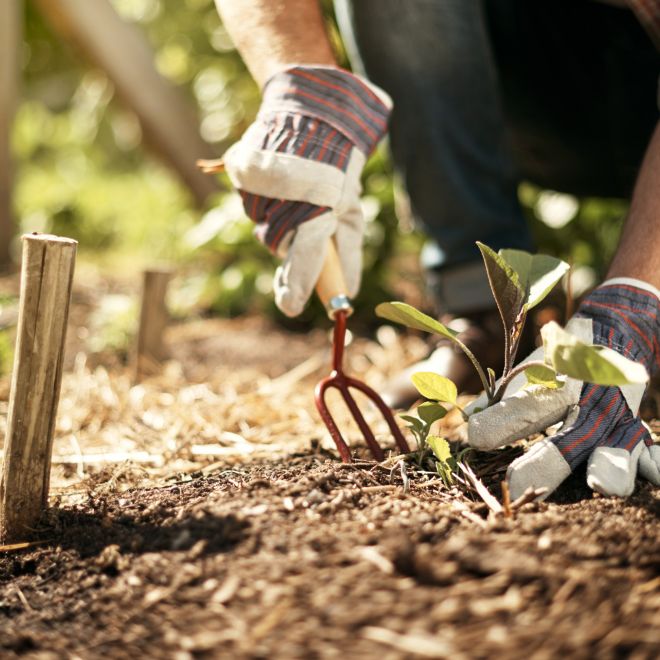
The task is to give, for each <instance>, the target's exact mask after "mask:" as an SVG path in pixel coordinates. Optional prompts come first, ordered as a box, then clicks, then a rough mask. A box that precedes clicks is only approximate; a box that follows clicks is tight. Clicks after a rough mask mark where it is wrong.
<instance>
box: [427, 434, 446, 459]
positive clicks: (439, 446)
mask: <svg viewBox="0 0 660 660" xmlns="http://www.w3.org/2000/svg"><path fill="white" fill-rule="evenodd" d="M427 442H428V445H429V447H430V448H431V451H432V452H433V454H434V456H435V457H436V458H437V459H438V460H439V461H440V463H442V464H443V465H446V464H447V461H448V460H449V459H450V458H451V449H450V448H449V443H448V442H447V441H446V440H445V439H444V438H441V437H440V436H437V435H430V436H429V437H428V438H427Z"/></svg>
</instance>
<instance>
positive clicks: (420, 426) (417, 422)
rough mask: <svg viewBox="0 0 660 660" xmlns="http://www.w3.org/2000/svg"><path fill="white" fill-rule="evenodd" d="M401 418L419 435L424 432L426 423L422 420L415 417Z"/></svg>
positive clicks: (403, 416)
mask: <svg viewBox="0 0 660 660" xmlns="http://www.w3.org/2000/svg"><path fill="white" fill-rule="evenodd" d="M399 417H401V419H403V420H405V421H406V422H408V424H410V426H411V428H412V429H414V430H415V431H417V432H418V433H421V432H422V431H423V430H424V422H423V421H422V420H421V419H418V418H417V417H413V416H412V415H399Z"/></svg>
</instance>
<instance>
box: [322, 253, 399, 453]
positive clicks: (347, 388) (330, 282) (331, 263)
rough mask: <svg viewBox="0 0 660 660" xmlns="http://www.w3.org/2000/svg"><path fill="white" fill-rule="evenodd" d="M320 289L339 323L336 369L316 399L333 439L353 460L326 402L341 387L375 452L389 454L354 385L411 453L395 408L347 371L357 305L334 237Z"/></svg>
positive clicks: (335, 343)
mask: <svg viewBox="0 0 660 660" xmlns="http://www.w3.org/2000/svg"><path fill="white" fill-rule="evenodd" d="M316 293H317V294H318V296H319V298H320V299H321V302H323V304H324V305H325V308H326V310H327V312H328V316H329V317H330V318H331V319H332V320H333V321H334V324H335V327H334V332H333V339H332V372H331V374H330V375H329V376H328V377H327V378H324V379H323V380H322V381H321V382H320V383H318V385H317V386H316V390H315V392H314V400H315V401H316V408H317V409H318V411H319V414H320V415H321V419H322V420H323V422H324V424H325V425H326V427H327V429H328V431H329V432H330V435H331V436H332V439H333V440H334V441H335V445H337V450H338V451H339V455H340V456H341V460H342V461H343V462H344V463H352V462H353V459H352V458H351V452H350V449H349V448H348V445H347V444H346V442H345V441H344V438H343V437H342V434H341V432H340V431H339V427H338V426H337V424H336V422H335V420H334V418H333V417H332V415H331V414H330V410H329V409H328V406H327V404H326V400H325V397H326V394H327V392H328V390H329V389H331V388H334V389H336V390H338V391H339V393H340V394H341V396H342V398H343V399H344V401H345V402H346V405H347V407H348V409H349V411H350V413H351V415H352V417H353V419H354V420H355V422H356V424H357V425H358V427H359V429H360V432H361V433H362V435H363V437H364V439H365V441H366V443H367V445H368V447H369V449H370V451H371V454H372V456H373V457H374V458H375V459H376V460H377V461H382V460H383V459H384V458H385V454H384V453H383V450H382V448H381V447H380V445H379V444H378V441H377V440H376V438H375V436H374V434H373V432H372V431H371V429H370V428H369V425H368V424H367V422H366V420H365V419H364V416H363V415H362V413H361V412H360V409H359V407H358V405H357V403H356V401H355V399H354V398H353V395H352V393H351V389H355V390H358V391H359V392H362V393H363V394H364V395H366V397H367V398H368V399H370V400H371V401H372V402H373V403H374V404H376V407H377V408H378V409H379V410H380V412H381V414H382V416H383V418H384V419H385V421H386V422H387V425H388V426H389V428H390V431H391V432H392V435H393V436H394V441H395V442H396V445H397V447H398V448H399V450H400V451H401V452H402V453H405V454H407V453H409V452H410V448H409V447H408V443H407V442H406V439H405V438H404V437H403V434H402V433H401V430H400V429H399V427H398V426H397V424H396V422H395V420H394V416H393V415H392V411H391V410H390V409H389V407H388V406H387V405H386V404H385V402H384V401H383V400H382V399H381V398H380V396H379V395H378V394H377V393H376V392H375V391H374V390H373V389H371V388H370V387H369V386H368V385H366V384H365V383H363V382H362V381H359V380H357V379H356V378H352V377H351V376H348V375H347V374H346V373H344V367H343V358H344V344H345V339H346V319H347V318H348V317H349V316H350V315H351V314H352V313H353V307H352V306H351V303H350V300H349V299H348V296H347V295H346V284H345V282H344V274H343V272H342V269H341V262H340V261H339V256H338V254H337V250H336V249H335V244H334V241H332V240H330V241H329V243H328V252H327V255H326V258H325V261H324V263H323V269H322V271H321V275H320V277H319V280H318V282H317V284H316Z"/></svg>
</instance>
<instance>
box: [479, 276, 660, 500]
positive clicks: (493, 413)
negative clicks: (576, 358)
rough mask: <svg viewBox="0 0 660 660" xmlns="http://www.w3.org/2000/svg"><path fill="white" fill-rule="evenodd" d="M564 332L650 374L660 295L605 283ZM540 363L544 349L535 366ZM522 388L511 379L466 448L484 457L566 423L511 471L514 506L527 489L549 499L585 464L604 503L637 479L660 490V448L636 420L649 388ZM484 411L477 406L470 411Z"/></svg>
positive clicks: (570, 383)
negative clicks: (482, 451)
mask: <svg viewBox="0 0 660 660" xmlns="http://www.w3.org/2000/svg"><path fill="white" fill-rule="evenodd" d="M567 330H568V331H569V332H572V333H573V334H574V335H576V336H578V337H579V338H580V339H581V340H582V341H583V342H585V343H587V344H600V345H604V346H608V347H609V348H611V349H613V350H615V351H617V352H618V353H620V354H622V355H624V356H625V357H627V358H630V359H631V360H634V361H635V362H640V363H641V364H643V365H644V366H645V367H646V370H647V371H648V372H649V373H653V371H655V370H656V369H657V368H658V365H659V360H660V346H659V344H658V340H659V339H660V292H658V290H657V289H655V288H654V287H652V286H651V285H649V284H646V283H644V282H641V281H639V280H634V279H628V278H617V279H612V280H608V281H607V282H605V283H604V284H603V285H602V286H600V287H599V288H598V289H596V290H595V291H593V292H592V293H591V294H590V295H589V296H588V297H587V298H586V299H585V300H584V302H583V303H582V304H581V305H580V308H579V309H578V312H577V313H576V314H575V316H574V317H573V318H572V319H571V320H570V321H569V323H568V325H567ZM542 357H543V348H542V347H541V348H539V349H537V350H536V351H534V353H532V355H531V356H530V359H542ZM525 383H526V379H525V376H524V374H521V375H520V376H518V377H516V378H514V379H513V381H512V382H511V383H510V385H509V387H508V388H507V391H506V393H505V396H504V398H503V399H502V401H501V402H500V403H497V404H495V405H494V406H492V407H490V408H487V409H486V410H484V411H482V412H479V413H476V414H474V415H472V416H471V417H470V419H469V422H468V442H469V443H470V444H471V445H472V446H473V447H476V448H479V449H494V448H495V447H499V446H501V445H505V444H508V443H510V442H513V441H515V440H519V439H521V438H525V437H527V436H529V435H531V434H533V433H537V432H540V431H544V430H545V429H546V428H548V427H549V426H552V425H554V424H556V423H557V422H560V421H563V422H564V423H563V425H562V427H561V429H560V430H559V432H558V433H557V434H556V435H553V436H551V437H547V438H545V439H543V440H541V441H539V442H537V443H536V444H534V445H533V446H532V448H531V449H530V450H529V451H528V452H527V453H526V454H524V455H523V456H521V457H519V458H518V459H516V460H515V461H513V463H511V465H510V466H509V469H508V471H507V480H508V483H509V490H510V493H511V497H512V498H514V499H515V498H517V497H519V496H520V495H522V493H523V492H524V491H525V490H526V489H527V488H528V487H530V486H532V487H534V488H547V489H548V492H547V493H546V496H547V495H549V494H550V493H552V491H554V490H555V489H556V488H557V487H558V486H559V485H560V484H561V483H562V481H564V479H566V477H568V475H569V474H571V472H573V471H574V470H575V469H576V468H577V467H578V466H579V465H580V464H581V463H583V462H584V461H588V464H587V483H588V484H589V486H590V488H592V489H593V490H595V491H598V492H599V493H602V494H604V495H617V496H619V497H627V496H628V495H630V494H631V493H632V492H633V489H634V487H635V477H636V475H637V472H638V471H639V473H640V474H641V475H642V476H643V477H645V478H646V479H648V480H649V481H651V482H652V483H654V484H655V485H660V445H654V444H653V441H652V439H651V436H650V434H649V432H648V430H647V429H646V427H645V426H644V424H643V423H642V421H641V420H640V419H639V417H638V416H637V413H638V411H639V405H640V402H641V400H642V395H643V394H644V389H645V385H624V386H622V387H604V386H600V385H593V384H590V383H583V382H582V381H579V380H575V379H573V378H567V379H566V383H565V385H564V386H563V387H562V388H560V389H557V390H550V389H546V388H541V387H540V386H532V387H523V386H524V385H525ZM483 405H485V402H484V401H475V402H474V404H473V407H476V406H483Z"/></svg>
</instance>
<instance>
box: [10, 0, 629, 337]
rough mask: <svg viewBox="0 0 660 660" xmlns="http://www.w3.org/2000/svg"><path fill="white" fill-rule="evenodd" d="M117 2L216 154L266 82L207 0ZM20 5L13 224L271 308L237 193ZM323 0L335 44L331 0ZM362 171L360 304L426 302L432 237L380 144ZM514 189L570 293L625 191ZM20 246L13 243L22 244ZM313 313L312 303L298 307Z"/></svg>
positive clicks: (621, 209)
mask: <svg viewBox="0 0 660 660" xmlns="http://www.w3.org/2000/svg"><path fill="white" fill-rule="evenodd" d="M111 3H112V5H113V6H114V8H115V10H116V11H117V12H118V14H119V15H120V16H121V17H122V18H123V19H124V20H125V21H127V22H130V23H133V24H135V25H136V26H137V28H138V29H139V30H140V31H141V32H142V33H143V35H145V36H146V38H147V40H148V43H149V44H150V47H151V49H152V50H153V62H155V67H156V69H157V70H158V72H160V74H162V76H163V77H165V78H166V79H167V80H169V81H170V82H171V83H173V84H174V85H175V86H176V87H177V88H178V89H179V90H180V92H181V93H182V94H183V95H184V96H185V98H186V100H187V102H188V103H189V104H190V106H191V108H192V109H193V110H194V112H195V113H196V115H197V119H196V121H197V129H198V131H199V134H201V136H202V138H203V140H204V141H206V142H207V143H208V144H209V145H210V152H211V153H214V154H216V155H220V154H222V152H223V151H224V149H226V148H227V146H229V145H230V144H231V143H232V142H233V141H234V140H236V139H238V137H239V136H240V135H241V133H242V132H243V130H244V129H245V128H246V126H247V125H249V123H250V121H251V120H252V118H253V117H254V115H255V112H256V109H257V106H258V99H259V94H258V89H257V88H256V86H255V84H254V82H253V81H252V79H251V78H250V76H249V74H248V73H247V72H246V69H245V67H244V66H243V64H242V62H241V60H240V57H239V56H238V54H237V52H236V51H235V49H234V47H233V44H232V42H231V39H230V38H229V36H228V34H227V32H226V31H225V30H224V29H223V26H222V25H221V23H220V20H219V18H218V15H217V12H216V9H215V6H214V4H213V0H111ZM24 6H25V31H24V44H23V76H22V78H23V79H22V99H21V101H20V105H19V106H18V110H17V114H16V120H15V125H14V130H13V152H14V156H15V161H16V177H15V188H14V207H15V214H16V217H17V221H18V223H19V224H20V228H19V230H20V231H19V232H17V233H18V234H20V233H21V232H28V231H47V232H53V233H56V234H62V235H66V236H70V237H73V238H76V239H77V240H78V241H79V242H80V249H79V254H80V257H79V264H81V265H79V271H80V269H81V268H82V269H83V272H84V268H85V267H89V268H92V267H93V268H96V269H100V270H102V271H103V270H104V269H105V271H106V272H108V273H109V274H111V275H126V276H130V275H131V273H138V272H139V270H140V269H141V268H143V267H144V266H145V265H149V264H152V263H154V262H159V263H161V262H168V263H173V264H175V265H176V268H177V272H178V273H179V275H178V277H177V278H176V280H175V283H174V286H173V287H172V299H171V305H172V308H173V311H174V312H175V313H177V314H181V315H185V314H189V313H193V312H195V313H216V314H222V315H236V314H240V313H244V312H255V311H256V312H260V313H261V312H266V313H268V314H272V315H275V316H276V315H277V312H276V310H275V308H274V305H273V304H272V301H271V296H270V286H271V285H270V279H271V272H272V268H273V263H274V262H273V260H272V258H271V257H270V255H269V254H268V253H267V251H266V250H265V249H264V248H262V247H261V246H260V245H259V244H258V243H257V242H256V240H255V239H254V238H253V237H252V226H251V223H250V222H249V221H248V220H247V219H246V218H245V217H244V215H243V212H242V207H241V204H240V202H239V200H238V198H237V196H236V195H235V194H234V193H231V192H223V191H220V192H218V193H216V194H214V195H212V196H211V197H210V198H209V199H208V200H206V202H205V203H204V204H202V205H199V204H196V202H195V196H194V195H193V194H192V193H191V192H190V190H189V188H188V187H187V186H186V185H185V184H184V183H183V182H182V179H181V178H180V176H178V175H177V173H176V172H175V171H174V170H172V169H170V167H169V166H168V165H167V164H166V163H165V162H164V161H163V160H161V159H160V158H159V157H158V156H157V155H155V152H154V151H153V150H152V149H150V148H148V145H147V142H148V140H147V139H146V137H145V131H144V128H143V127H142V126H141V124H140V121H139V120H138V118H137V116H136V114H135V113H134V112H133V110H132V109H131V106H130V103H127V102H125V100H124V99H121V98H120V97H119V94H118V93H117V90H116V88H115V85H113V83H112V81H111V79H110V77H109V76H108V74H107V73H105V71H104V70H103V67H101V66H97V65H95V64H94V63H92V62H91V61H90V60H89V58H88V57H86V56H85V54H84V53H83V52H81V50H80V49H79V48H77V47H76V45H74V44H72V43H70V42H69V41H68V40H67V39H66V38H64V37H63V36H62V34H61V32H59V31H56V30H54V29H53V27H52V25H51V24H50V22H48V21H47V20H46V19H45V18H44V15H43V12H40V11H39V10H38V7H39V3H34V2H25V3H24ZM325 9H326V15H327V20H328V25H329V27H330V29H331V30H332V36H333V40H334V41H335V43H336V44H337V46H338V48H340V44H339V38H338V36H337V32H336V29H335V27H334V23H333V17H332V11H331V7H330V3H325ZM118 48H121V44H118ZM171 130H172V131H177V130H178V127H177V126H172V127H171ZM200 155H204V154H200ZM224 185H225V186H226V184H224ZM364 185H365V198H364V201H363V203H364V207H365V212H366V216H367V218H368V220H369V223H368V235H367V248H366V278H365V286H364V287H363V291H362V294H361V298H360V300H359V301H358V309H359V310H360V311H361V312H362V314H363V316H364V317H370V316H371V312H372V310H373V306H374V305H375V304H376V303H378V302H380V301H382V300H386V299H391V298H392V297H393V296H396V297H402V296H406V297H412V298H413V300H411V302H413V303H415V304H423V302H424V300H423V298H422V297H421V295H422V294H421V293H420V284H421V278H420V275H419V273H418V270H417V266H416V258H415V255H416V254H417V252H418V250H419V248H420V246H421V244H422V241H423V237H421V236H419V235H417V234H416V233H415V232H414V231H411V228H410V227H409V226H408V224H407V223H406V222H405V221H404V222H403V223H402V226H399V227H398V228H397V225H398V223H397V220H396V219H395V203H394V194H393V185H392V175H391V167H390V163H389V160H388V157H387V152H386V149H385V148H383V149H381V150H380V151H379V152H378V153H377V154H376V155H375V156H374V158H372V160H371V161H370V163H369V164H368V166H367V168H366V170H365V174H364ZM520 196H521V200H522V202H523V203H524V205H525V208H526V209H527V211H528V214H529V217H530V221H531V223H532V226H533V230H534V233H535V235H536V237H537V240H538V244H539V247H540V249H541V250H543V251H546V252H549V253H552V254H556V255H558V256H560V257H562V258H564V259H566V260H568V261H569V262H570V263H571V264H572V265H573V278H572V281H573V288H574V290H575V292H576V294H579V293H580V292H581V291H583V290H585V289H586V288H588V287H590V286H592V285H593V284H594V283H595V281H596V280H597V278H598V277H599V276H600V275H601V273H602V270H603V268H604V265H605V264H606V263H607V261H608V259H609V258H610V256H611V254H612V251H613V249H614V246H615V244H616V240H617V237H618V232H619V228H620V220H621V218H622V216H623V215H624V214H625V210H626V206H625V204H624V203H623V202H621V201H616V200H597V199H589V200H579V201H578V200H577V199H575V198H573V197H570V196H567V195H561V194H558V193H555V192H551V191H540V190H537V189H536V188H534V187H533V186H531V185H527V184H524V185H523V186H521V189H520ZM17 249H18V243H16V245H15V246H14V254H15V255H16V253H17ZM415 297H416V299H415ZM103 304H104V305H106V306H107V307H108V308H109V311H108V312H107V314H108V315H109V316H110V317H112V318H114V319H121V318H124V317H125V318H126V319H131V318H132V316H131V315H132V314H133V311H132V310H133V307H132V305H133V303H132V302H131V301H130V300H129V299H128V298H122V296H114V297H111V298H110V299H109V300H106V301H104V303H103ZM102 307H103V305H102ZM122 315H123V316H122ZM317 315H318V309H317V308H315V307H312V309H311V310H310V311H309V312H308V313H307V316H306V317H305V318H304V319H303V321H304V322H311V321H313V320H314V319H315V318H317ZM126 323H129V325H130V321H126ZM122 333H123V330H122V331H120V332H119V336H120V338H121V337H123V336H124V335H123V334H122ZM124 334H125V333H124ZM1 341H2V339H0V342H1ZM119 341H121V339H120V340H119Z"/></svg>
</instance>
